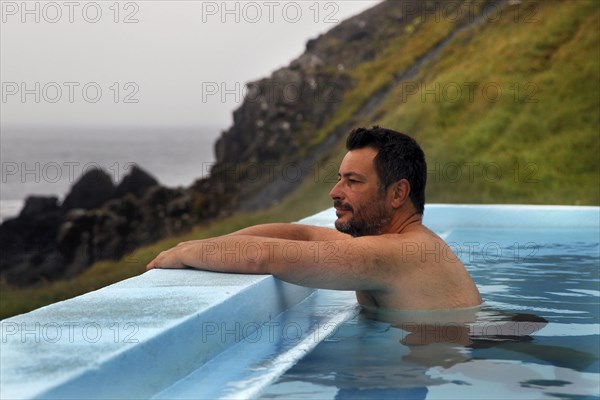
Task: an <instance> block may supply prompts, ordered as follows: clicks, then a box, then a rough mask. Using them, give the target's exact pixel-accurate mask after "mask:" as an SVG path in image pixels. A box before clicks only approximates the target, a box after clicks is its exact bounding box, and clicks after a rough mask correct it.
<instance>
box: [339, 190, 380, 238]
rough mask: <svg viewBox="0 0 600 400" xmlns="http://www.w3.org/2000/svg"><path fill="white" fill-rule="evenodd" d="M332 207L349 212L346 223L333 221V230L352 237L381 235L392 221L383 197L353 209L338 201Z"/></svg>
mask: <svg viewBox="0 0 600 400" xmlns="http://www.w3.org/2000/svg"><path fill="white" fill-rule="evenodd" d="M333 204H334V207H336V208H339V209H342V210H347V211H349V212H351V213H352V214H351V216H350V218H349V219H348V220H347V221H340V218H338V219H337V220H336V221H335V228H336V229H337V230H338V231H340V232H342V233H347V234H349V235H351V236H353V237H359V236H372V235H381V233H382V232H383V228H384V227H385V226H386V225H388V224H389V222H390V221H391V219H392V210H391V209H390V208H389V207H388V206H387V204H386V203H385V196H378V197H377V198H376V199H375V201H372V202H366V205H362V206H361V207H358V208H356V210H355V209H354V207H352V206H351V205H350V204H344V203H342V202H341V201H339V200H336V201H334V203H333Z"/></svg>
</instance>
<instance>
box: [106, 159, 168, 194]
mask: <svg viewBox="0 0 600 400" xmlns="http://www.w3.org/2000/svg"><path fill="white" fill-rule="evenodd" d="M156 185H158V181H157V180H156V179H155V178H154V177H153V176H152V175H150V174H149V173H147V172H146V171H144V170H143V169H141V168H140V167H138V166H137V165H134V166H133V167H131V172H129V174H127V175H125V177H124V178H123V180H122V181H121V183H119V185H117V187H116V188H115V192H114V194H113V197H115V198H120V197H123V196H125V195H126V194H127V193H131V194H133V195H134V196H135V197H137V198H142V197H143V196H144V194H145V193H146V191H147V190H148V189H149V188H151V187H152V186H156Z"/></svg>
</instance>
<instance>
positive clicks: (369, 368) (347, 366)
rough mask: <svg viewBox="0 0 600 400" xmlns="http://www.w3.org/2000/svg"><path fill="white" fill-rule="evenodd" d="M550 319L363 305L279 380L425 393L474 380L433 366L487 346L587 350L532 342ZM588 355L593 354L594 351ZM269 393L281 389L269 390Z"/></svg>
mask: <svg viewBox="0 0 600 400" xmlns="http://www.w3.org/2000/svg"><path fill="white" fill-rule="evenodd" d="M547 324H548V321H547V320H546V319H544V318H542V317H539V316H537V315H534V314H525V313H522V314H519V313H506V312H501V311H496V310H494V309H492V308H490V307H481V308H473V309H466V310H460V311H459V312H456V311H440V312H400V311H397V310H395V311H392V310H386V311H381V310H378V311H375V310H363V312H362V313H361V314H360V315H359V316H358V317H357V318H355V319H354V320H352V321H350V322H348V323H346V324H343V325H342V326H341V327H340V329H339V331H337V332H336V333H335V335H333V337H331V338H330V339H328V340H326V341H324V342H323V343H321V344H320V345H319V346H317V348H316V349H315V350H314V351H313V352H311V353H310V354H309V355H307V356H306V357H305V358H304V359H303V360H302V361H301V362H300V363H298V364H296V365H295V366H294V367H293V368H291V369H290V370H289V371H288V372H287V373H286V374H285V375H284V376H283V377H282V378H281V379H280V380H279V382H278V383H277V384H276V385H274V386H277V385H285V384H286V383H292V382H294V383H295V384H296V386H297V385H298V383H300V382H305V383H310V384H311V385H317V386H320V387H323V386H327V387H335V388H337V389H338V390H337V394H336V396H335V398H336V399H342V398H344V399H354V398H404V397H407V398H417V399H420V398H425V397H426V396H427V393H428V392H429V390H431V388H432V387H434V386H437V385H443V384H448V383H452V384H454V385H470V383H469V382H468V377H465V378H466V380H460V379H454V380H448V379H447V378H446V377H444V376H442V375H440V374H438V375H437V376H436V374H432V373H431V370H432V368H434V369H435V368H442V369H444V370H449V369H452V367H455V366H457V365H460V364H465V363H470V362H473V361H475V360H478V359H479V358H480V357H479V353H480V352H481V351H488V350H490V349H492V350H493V351H494V353H495V354H494V356H493V357H484V358H486V359H490V358H492V359H495V360H502V359H505V360H522V359H523V358H527V359H530V358H532V357H534V358H535V359H537V360H538V362H540V363H545V362H548V363H553V364H554V365H557V364H556V362H555V361H556V360H554V358H555V357H554V354H557V352H558V353H560V354H561V355H560V357H561V358H567V359H572V358H577V357H581V356H586V355H582V354H570V353H573V352H576V353H579V352H577V351H574V350H572V349H570V348H568V347H564V348H563V347H560V346H545V345H539V344H537V345H532V342H533V340H534V339H533V337H532V335H533V334H534V333H535V332H537V331H539V330H541V329H543V328H544V327H545V326H546V325H547ZM565 352H566V353H569V354H565ZM584 358H587V359H590V355H587V357H584ZM519 367H520V366H517V368H519ZM571 367H572V366H571ZM520 368H523V367H520ZM525 369H526V368H525ZM523 377H524V378H525V376H523ZM531 378H532V380H526V383H527V385H529V386H532V385H533V382H538V381H539V379H538V380H537V381H536V380H535V378H537V375H535V374H534V375H532V376H531ZM539 382H541V381H539ZM312 387H314V386H312ZM314 394H316V393H314ZM263 397H264V398H270V397H277V396H276V395H273V393H272V395H269V393H268V392H267V393H265V394H264V395H263Z"/></svg>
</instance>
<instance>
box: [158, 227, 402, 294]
mask: <svg viewBox="0 0 600 400" xmlns="http://www.w3.org/2000/svg"><path fill="white" fill-rule="evenodd" d="M387 241H389V239H387V238H384V237H381V236H380V237H378V238H374V237H364V238H353V239H344V240H333V241H315V242H311V241H302V240H289V239H278V238H266V237H258V236H248V235H243V234H237V235H227V236H221V237H218V238H213V239H206V240H196V241H191V242H183V243H180V244H179V245H178V246H177V247H174V248H172V249H170V250H167V251H164V252H162V253H161V254H160V255H159V256H158V257H156V258H155V259H154V260H152V261H151V262H150V263H149V264H148V266H147V268H148V269H152V268H185V267H193V268H198V269H204V270H209V271H217V272H234V273H250V274H273V275H275V276H276V277H278V278H280V279H282V280H284V281H287V282H290V283H295V284H298V285H303V286H309V287H318V288H324V289H338V290H387V289H388V284H389V283H390V281H391V279H390V275H391V274H392V268H391V267H392V266H393V264H394V260H393V256H392V255H391V254H390V251H389V249H390V248H393V246H390V243H387Z"/></svg>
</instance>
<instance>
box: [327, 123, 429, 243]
mask: <svg viewBox="0 0 600 400" xmlns="http://www.w3.org/2000/svg"><path fill="white" fill-rule="evenodd" d="M346 148H347V149H348V153H347V154H346V156H345V157H344V160H343V161H342V164H341V166H340V173H339V182H338V184H337V185H336V186H335V187H334V188H333V189H332V191H331V193H330V195H331V197H332V198H333V200H334V206H335V207H336V214H337V216H338V220H337V221H336V228H337V229H338V230H340V231H342V232H346V233H349V234H351V235H353V236H364V235H376V234H381V233H382V232H383V231H384V230H385V228H386V227H387V225H388V224H389V223H390V221H391V220H392V217H393V215H394V213H395V212H396V211H397V210H398V209H400V208H406V207H410V208H412V209H414V211H415V212H417V213H419V214H423V209H424V205H425V183H426V179H427V166H426V163H425V155H424V154H423V151H422V150H421V148H420V147H419V145H418V144H417V142H416V141H415V140H414V139H412V138H411V137H410V136H407V135H405V134H403V133H399V132H396V131H393V130H390V129H384V128H380V127H377V126H375V127H373V128H372V129H364V128H358V129H355V130H353V131H352V132H351V133H350V135H349V136H348V139H347V142H346ZM350 214H351V215H350Z"/></svg>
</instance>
